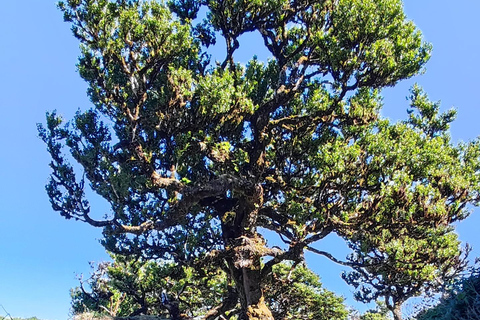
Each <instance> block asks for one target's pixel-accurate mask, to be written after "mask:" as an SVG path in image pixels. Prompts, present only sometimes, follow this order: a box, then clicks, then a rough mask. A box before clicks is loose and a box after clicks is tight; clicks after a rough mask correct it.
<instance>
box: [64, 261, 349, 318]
mask: <svg viewBox="0 0 480 320" xmlns="http://www.w3.org/2000/svg"><path fill="white" fill-rule="evenodd" d="M112 258H113V262H112V263H101V264H99V265H98V266H97V267H96V269H95V270H94V272H93V273H92V275H91V276H90V278H89V279H87V280H86V281H83V280H82V282H81V286H80V287H77V288H75V289H73V290H72V292H71V295H72V312H73V314H82V313H85V312H89V313H92V312H93V313H94V314H96V315H98V316H101V315H109V316H117V317H127V316H134V315H138V314H147V315H160V316H168V314H169V313H168V307H169V304H172V303H178V304H179V309H181V310H183V311H184V312H185V313H186V314H188V315H189V316H194V317H195V316H196V317H199V316H205V315H206V314H207V312H208V309H209V308H208V307H209V306H215V305H218V304H219V303H221V299H222V297H224V296H227V295H228V291H229V290H232V288H231V287H230V285H229V283H228V280H227V276H226V274H225V273H224V272H219V271H218V270H216V271H215V270H212V271H211V272H208V271H206V270H203V274H202V275H201V276H198V275H197V276H196V275H195V273H194V270H193V269H191V268H190V269H189V268H184V269H183V270H179V269H178V268H177V267H176V266H175V265H173V264H162V263H158V262H154V261H145V262H142V261H140V260H136V259H132V258H127V257H122V256H118V255H117V256H112ZM92 267H93V266H92ZM264 287H265V288H264V290H265V299H266V303H267V305H268V306H269V307H270V308H271V310H272V313H273V315H274V317H275V318H276V319H285V320H288V319H291V320H294V319H299V320H300V319H319V320H322V319H325V320H327V319H332V320H333V319H346V318H347V314H348V312H347V309H346V307H345V305H344V304H343V298H341V297H338V296H336V295H335V294H334V293H332V292H330V291H328V290H326V289H324V288H322V284H321V282H320V279H319V277H318V276H317V275H315V274H314V273H312V272H311V271H310V270H309V269H308V268H306V267H305V266H303V265H301V266H300V265H299V266H296V267H295V266H292V265H291V264H286V263H282V264H278V265H276V266H275V267H274V268H273V272H272V274H271V275H270V276H269V278H268V279H266V283H265V284H264ZM239 307H240V306H239V305H238V304H235V305H234V306H233V308H232V309H231V310H228V312H227V313H226V315H225V316H224V318H228V319H237V315H238V313H239V310H238V309H239Z"/></svg>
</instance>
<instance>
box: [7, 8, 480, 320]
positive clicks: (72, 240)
mask: <svg viewBox="0 0 480 320" xmlns="http://www.w3.org/2000/svg"><path fill="white" fill-rule="evenodd" d="M405 10H406V12H407V15H408V16H409V18H410V19H412V20H414V21H415V23H416V24H417V25H418V27H419V28H420V29H421V30H422V31H423V32H424V36H425V38H426V40H428V41H430V42H431V43H433V46H434V53H433V57H432V59H431V60H430V62H429V63H428V65H427V72H426V74H424V75H422V76H420V77H416V78H415V79H412V80H408V81H405V82H403V83H401V84H399V85H398V86H397V87H396V88H394V89H387V90H385V91H384V93H385V109H384V111H383V114H384V115H385V116H387V117H389V118H391V119H395V120H396V119H402V118H404V117H405V115H406V111H405V110H406V108H407V102H406V100H405V97H406V96H407V94H408V88H409V87H410V86H411V85H412V84H413V83H414V82H418V83H420V84H421V85H422V86H423V87H424V88H425V90H426V91H427V92H428V93H429V94H430V97H431V98H432V99H433V100H442V105H443V107H444V108H450V107H452V106H454V107H456V108H457V109H458V119H457V121H456V122H455V123H454V124H453V126H452V129H451V131H452V136H453V138H454V140H455V141H459V140H464V141H465V140H469V139H472V138H474V137H476V136H478V135H480V125H479V124H478V122H479V121H480V100H479V97H478V95H479V92H480V77H479V75H480V64H479V62H480V41H479V40H480V39H479V31H480V25H479V24H480V22H479V21H480V19H479V18H478V12H480V2H479V1H474V0H457V1H455V2H452V1H446V0H407V1H405ZM0 48H1V49H0V150H1V151H0V181H1V185H0V304H1V305H3V307H4V308H5V309H6V310H7V311H8V312H9V313H10V314H11V315H12V316H15V317H29V316H37V317H39V318H42V319H45V320H55V319H57V320H61V319H67V318H68V313H69V304H70V297H69V289H70V288H72V287H74V286H76V285H77V284H78V281H77V280H76V278H75V276H76V275H77V274H81V273H85V274H87V273H88V272H89V266H88V262H89V261H102V260H105V259H107V255H106V253H105V252H104V250H103V248H102V247H101V246H100V244H99V243H98V239H99V238H100V237H101V233H100V230H96V229H94V228H93V227H90V226H87V225H84V224H82V223H79V222H74V221H66V220H64V219H63V218H62V217H60V215H59V214H58V213H55V212H53V210H52V209H51V208H50V205H49V203H48V199H47V196H46V193H45V191H44V185H45V183H46V182H47V179H48V175H49V172H50V170H49V168H48V162H49V157H48V154H47V152H46V151H45V146H44V145H43V143H42V142H41V141H40V139H38V138H37V132H36V123H38V122H43V121H44V115H45V111H47V110H52V109H57V110H58V111H59V113H61V114H63V115H64V116H65V118H67V119H70V118H71V117H72V115H73V114H74V112H75V111H76V110H77V109H78V108H80V109H86V108H88V107H89V105H90V104H89V101H88V99H87V97H86V94H85V91H86V85H85V83H84V82H83V81H82V80H81V79H80V78H79V76H78V74H77V73H76V67H75V64H76V60H77V56H78V44H77V42H76V40H75V39H74V38H73V36H71V32H70V30H69V26H68V25H67V24H65V23H63V20H62V15H61V13H60V12H59V11H58V10H57V9H56V7H55V3H54V1H51V0H23V1H20V0H4V1H2V2H1V5H0ZM246 50H247V51H246V53H249V52H250V53H251V55H253V54H254V53H255V46H252V47H251V48H248V47H247V48H246ZM98 207H102V204H101V203H99V204H98ZM94 209H95V207H94ZM479 227H480V210H478V209H477V210H476V211H474V213H473V214H472V216H471V217H469V218H468V219H467V220H466V221H465V222H462V223H460V224H459V225H458V232H459V234H460V238H461V239H462V240H464V241H468V242H469V243H471V244H473V245H474V250H473V252H472V256H480V236H479V231H478V230H480V228H479ZM329 245H330V246H331V245H338V243H337V242H336V241H335V240H334V239H331V241H330V244H329ZM339 250H340V249H339ZM340 251H341V250H340ZM307 261H308V263H309V264H310V266H311V267H312V268H313V269H314V270H315V271H317V272H318V273H319V274H320V275H321V277H322V280H323V282H324V284H325V286H326V287H327V288H328V289H331V290H333V291H336V292H338V293H341V294H343V295H345V297H346V298H347V303H349V304H351V305H354V301H353V299H352V294H351V289H350V288H349V287H348V286H346V285H345V284H343V283H342V280H341V279H340V270H342V268H338V267H335V266H333V264H331V263H330V262H328V261H326V260H324V259H321V258H315V257H312V256H310V255H309V256H307ZM355 306H356V307H358V305H355ZM4 315H5V314H4V313H3V310H2V308H0V316H4Z"/></svg>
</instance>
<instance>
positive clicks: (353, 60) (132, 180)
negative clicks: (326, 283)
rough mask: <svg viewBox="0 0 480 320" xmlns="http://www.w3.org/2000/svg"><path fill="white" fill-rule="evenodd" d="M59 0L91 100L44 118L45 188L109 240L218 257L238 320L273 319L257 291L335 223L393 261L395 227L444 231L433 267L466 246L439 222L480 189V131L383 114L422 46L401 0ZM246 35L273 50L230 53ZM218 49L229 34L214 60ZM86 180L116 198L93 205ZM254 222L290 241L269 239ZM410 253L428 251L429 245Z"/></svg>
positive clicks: (460, 212)
mask: <svg viewBox="0 0 480 320" xmlns="http://www.w3.org/2000/svg"><path fill="white" fill-rule="evenodd" d="M59 7H60V9H61V10H62V11H63V12H64V17H65V20H66V21H68V22H70V23H71V24H72V30H73V32H74V35H75V36H76V37H77V38H78V39H79V41H80V43H81V51H82V54H81V57H80V60H79V63H78V69H79V72H80V75H81V76H82V77H83V78H84V79H85V80H86V81H87V83H88V84H89V89H88V94H89V96H90V99H91V101H92V103H93V105H94V107H93V108H92V109H91V110H88V111H85V112H78V114H77V115H76V116H75V118H74V119H73V121H71V122H69V123H68V124H66V125H64V124H63V121H62V119H61V117H59V116H58V115H57V114H56V113H55V112H53V113H49V114H48V115H47V124H46V126H45V127H40V135H41V137H42V139H43V140H44V141H45V143H46V144H47V147H48V150H49V152H50V153H51V156H52V162H51V167H52V169H53V173H52V176H51V179H50V182H49V184H48V185H47V192H48V195H49V197H50V200H51V203H52V206H53V209H54V210H56V211H59V212H60V214H62V215H63V216H65V217H66V218H73V219H76V220H80V221H84V222H86V223H89V224H91V225H93V226H95V227H101V228H103V230H104V241H103V243H104V245H105V247H106V248H107V249H108V250H110V251H112V252H116V253H121V254H129V255H132V254H137V255H143V256H144V257H145V258H151V259H163V260H164V261H170V262H173V263H175V264H176V265H178V266H188V267H191V268H193V269H194V270H198V271H199V272H200V271H201V270H202V269H203V268H205V267H206V266H209V268H211V267H215V268H220V269H223V270H225V271H226V272H227V274H228V277H229V279H230V281H231V283H232V284H233V290H232V296H233V299H236V300H237V301H239V303H240V305H241V308H240V310H241V311H240V314H239V318H240V319H273V315H272V312H271V310H270V309H269V308H268V307H267V304H266V302H265V298H264V292H265V290H266V288H265V284H266V283H268V282H267V281H266V279H267V278H268V277H269V276H270V275H271V274H272V270H273V269H274V266H275V265H277V264H279V263H280V262H282V261H285V260H289V261H292V262H293V263H294V265H295V264H296V263H298V262H301V261H302V259H303V252H304V250H305V249H307V250H311V251H316V252H317V253H320V254H324V255H326V256H328V257H330V258H333V259H336V258H335V257H334V256H333V255H332V253H326V252H321V251H318V250H316V249H315V248H314V246H313V245H314V244H315V243H316V242H318V241H320V240H321V239H323V238H325V237H326V236H327V235H329V234H331V233H336V234H338V235H339V236H341V237H343V238H344V239H345V240H346V241H348V242H349V243H352V244H355V245H356V246H359V247H360V248H362V249H361V252H363V253H365V254H367V253H368V252H375V250H379V252H381V254H382V255H383V257H389V258H390V259H397V260H398V259H400V258H401V256H397V255H394V254H393V253H392V252H391V251H389V250H386V247H385V245H384V244H385V243H394V242H395V239H396V237H397V236H398V237H399V238H398V239H399V240H398V241H402V240H401V239H415V241H418V243H422V241H427V242H428V243H432V244H433V245H437V246H438V247H441V248H442V250H445V254H442V259H440V261H438V262H437V261H435V260H433V261H430V260H428V266H429V267H428V268H424V269H422V273H421V275H422V277H423V279H426V280H428V279H430V278H431V277H432V275H433V274H437V270H438V269H439V268H441V266H442V263H443V261H444V260H443V259H444V258H445V257H446V256H448V257H450V258H452V259H454V258H455V257H457V256H458V255H459V250H458V243H457V242H456V241H446V240H445V239H444V238H443V236H442V234H440V235H439V236H436V235H435V234H436V233H435V232H437V231H435V230H436V228H440V229H441V230H444V232H445V233H444V234H445V235H450V234H451V232H452V230H451V229H450V228H449V226H450V225H451V223H452V222H454V221H456V220H460V219H463V218H464V217H465V216H466V215H467V210H468V208H467V205H468V204H469V203H475V202H476V201H477V199H478V189H479V174H478V173H479V148H478V144H477V143H476V142H475V143H471V144H465V145H460V146H455V145H452V143H451V142H450V140H449V138H448V133H446V132H445V128H444V127H440V128H437V127H438V125H443V124H442V123H440V124H436V123H430V122H428V121H430V120H431V121H437V120H438V119H437V120H435V119H433V118H432V119H433V120H432V119H430V118H429V117H423V116H422V115H421V114H420V115H418V117H417V118H415V119H417V120H415V121H413V122H412V121H411V122H409V123H403V124H402V123H399V124H391V123H389V122H388V121H387V120H385V119H381V117H380V116H379V111H380V109H381V106H382V99H381V94H380V92H381V89H382V88H384V87H386V86H393V85H395V84H396V83H397V82H398V81H400V80H402V79H405V78H409V77H411V76H413V75H415V74H417V73H418V72H419V71H421V70H422V68H423V67H424V64H425V63H426V61H427V60H428V58H429V54H430V46H429V45H428V44H426V43H424V42H422V38H421V34H420V32H419V31H418V30H417V29H416V28H415V26H414V25H413V23H412V22H410V21H408V20H407V19H406V17H405V15H404V13H403V8H402V3H401V1H399V0H362V1H360V0H358V1H357V0H335V1H334V0H324V1H318V0H316V1H312V0H251V1H233V0H220V1H210V0H202V1H195V0H172V1H168V2H167V3H163V2H162V3H159V2H155V1H135V0H130V1H127V0H116V1H113V0H111V1H109V0H68V1H61V2H60V3H59ZM248 32H256V33H257V34H259V35H260V37H261V38H262V39H263V45H264V46H265V48H266V49H267V50H268V51H269V52H270V54H271V58H270V59H269V60H268V61H267V62H261V61H258V60H257V59H256V58H255V57H253V58H252V59H251V60H250V61H249V62H248V63H246V64H245V65H244V64H241V63H239V62H238V60H236V59H235V54H236V50H237V49H238V48H239V46H240V43H241V36H242V35H243V34H245V33H248ZM259 45H261V43H256V44H255V46H259ZM212 46H213V47H214V48H217V47H223V48H224V52H225V56H224V57H223V58H222V59H220V61H218V62H217V63H214V62H212V61H211V56H210V55H209V52H210V50H211V48H212ZM215 52H218V50H215ZM252 54H253V53H252ZM414 114H418V111H414ZM447 118H448V116H447ZM429 119H430V120H429ZM438 121H440V122H441V121H446V123H447V124H448V122H449V121H450V119H443V120H442V119H440V120H438ZM432 130H433V131H432ZM435 130H437V131H438V130H440V131H442V132H443V133H442V135H441V136H438V135H437V134H435V132H437V131H435ZM432 132H433V133H432ZM404 144H406V145H404ZM65 149H67V150H68V152H65ZM438 152H440V154H438ZM67 154H70V156H71V157H72V158H73V159H74V160H75V162H77V163H78V164H79V165H80V166H74V165H71V164H70V162H69V158H70V157H69V156H67ZM76 170H78V171H77V172H76ZM85 182H88V185H89V186H90V188H91V189H92V190H93V191H94V192H96V193H97V194H99V195H100V196H101V197H103V198H104V199H105V200H106V201H107V202H108V203H109V204H110V206H111V210H110V212H107V213H95V212H91V210H90V204H89V202H88V200H87V199H86V188H87V186H86V183H85ZM417 224H419V226H418V227H417V226H416V225H417ZM259 228H265V229H268V230H272V231H274V232H276V233H277V234H279V235H280V237H281V238H282V239H283V240H284V241H285V243H286V244H287V248H286V249H280V248H277V247H270V246H268V245H267V243H266V241H265V239H264V238H263V237H262V235H261V234H260V233H259ZM442 232H443V231H442ZM404 243H405V245H410V244H411V242H408V241H406V242H404ZM408 250H409V252H408V255H412V254H414V253H415V252H419V254H418V255H417V256H416V259H418V261H419V262H422V261H423V259H430V257H426V256H423V255H422V254H420V251H422V250H423V247H422V246H417V247H414V246H412V247H409V249H408ZM410 251H412V252H413V253H412V252H410ZM397 260H395V261H397ZM364 261H365V259H358V261H357V262H356V263H363V262H364ZM398 261H400V262H399V263H402V261H403V260H401V259H400V260H398ZM367 263H368V261H367ZM369 270H373V271H375V269H369ZM405 274H406V275H409V274H408V273H405ZM412 276H416V274H414V275H412ZM402 281H403V279H402ZM402 283H403V282H402ZM230 299H232V297H231V296H226V297H225V298H224V299H223V300H222V303H229V301H230ZM221 308H222V306H221V305H219V306H216V307H214V306H212V310H213V311H214V310H219V309H221Z"/></svg>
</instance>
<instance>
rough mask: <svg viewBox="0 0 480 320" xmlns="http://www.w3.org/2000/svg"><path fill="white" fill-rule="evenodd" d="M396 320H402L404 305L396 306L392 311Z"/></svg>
mask: <svg viewBox="0 0 480 320" xmlns="http://www.w3.org/2000/svg"><path fill="white" fill-rule="evenodd" d="M392 313H393V319H394V320H402V319H403V315H402V304H396V305H395V306H394V307H393V310H392Z"/></svg>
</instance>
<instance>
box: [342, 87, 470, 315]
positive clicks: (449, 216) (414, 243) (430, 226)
mask: <svg viewBox="0 0 480 320" xmlns="http://www.w3.org/2000/svg"><path fill="white" fill-rule="evenodd" d="M410 100H411V109H410V110H409V113H410V118H409V120H408V121H406V122H404V123H401V124H398V125H397V126H395V127H388V129H387V130H380V131H379V132H378V133H377V136H376V139H379V140H380V141H381V140H383V141H391V143H392V145H390V146H389V147H390V148H391V149H394V150H397V151H396V153H393V154H392V153H388V152H385V159H384V161H386V162H389V163H392V164H393V167H403V168H402V170H401V171H398V172H395V173H394V172H392V176H391V177H390V178H392V181H391V183H390V187H389V188H388V189H385V190H384V192H389V193H391V195H392V198H393V199H392V200H393V201H391V202H388V203H384V204H381V205H380V206H378V207H377V210H378V212H385V211H390V212H395V214H394V219H395V220H396V222H395V224H396V226H395V227H394V228H393V229H384V228H382V227H381V226H380V225H365V226H364V227H362V228H359V229H358V230H356V231H353V232H352V237H351V238H350V240H351V242H350V243H349V244H350V247H351V248H352V249H353V251H354V253H353V254H352V255H351V256H350V257H349V260H350V263H349V265H350V266H351V267H353V269H354V271H352V272H349V273H344V274H343V278H344V279H345V280H346V281H347V282H348V283H349V284H352V285H353V286H355V288H357V289H358V290H357V292H356V294H355V297H356V298H357V299H358V300H360V301H364V302H370V301H375V300H377V299H379V298H383V299H384V300H385V303H386V306H387V308H388V309H389V310H391V311H392V313H393V314H394V317H395V319H401V318H402V312H401V306H402V304H403V303H404V302H405V301H406V300H407V299H408V298H410V297H413V296H418V295H421V294H428V293H432V291H433V292H434V291H435V289H436V288H439V287H441V286H443V285H446V284H447V283H449V282H452V281H453V280H454V279H456V278H457V277H458V275H459V274H460V273H461V272H462V271H464V270H465V268H466V266H467V259H466V258H467V256H468V251H469V250H468V248H467V251H466V252H465V253H466V254H465V256H464V257H461V249H460V247H459V244H460V242H459V240H458V238H457V235H456V233H454V232H453V227H452V226H451V225H450V223H451V222H454V221H457V220H459V219H463V218H464V216H463V215H464V214H465V212H464V211H462V209H463V208H462V206H463V204H461V203H455V201H457V199H456V198H455V197H450V198H449V199H448V198H444V196H445V195H446V192H447V193H448V191H447V190H452V191H453V190H456V191H455V192H456V193H457V194H462V193H463V192H466V189H464V187H467V185H468V184H469V183H470V182H468V180H467V181H466V180H463V177H465V176H464V174H465V170H468V169H467V168H466V167H464V164H462V163H456V162H450V164H448V162H442V165H443V166H451V167H450V169H448V170H449V172H450V173H449V174H450V177H449V179H448V181H447V179H445V178H444V177H442V176H438V177H437V178H435V179H433V181H431V182H429V183H425V184H422V185H416V183H415V181H418V179H422V178H420V177H421V176H424V174H425V173H426V172H429V171H430V172H434V171H436V170H438V169H437V168H438V166H439V164H440V162H438V161H435V157H439V158H444V159H445V157H448V155H449V154H450V155H454V154H456V153H457V152H459V151H460V150H461V152H464V154H465V156H464V159H466V160H467V163H468V161H476V160H475V158H476V157H478V155H477V151H476V150H475V148H476V146H473V145H471V146H468V145H466V146H461V147H460V149H456V148H452V146H451V145H450V144H449V139H450V138H449V136H448V134H447V130H448V127H449V123H450V122H451V121H452V120H453V118H454V116H455V112H454V111H453V110H450V111H448V112H445V113H444V114H440V113H439V104H438V103H432V102H430V100H429V99H428V97H427V95H426V94H425V93H424V92H423V91H422V90H421V89H420V88H419V87H418V86H415V87H414V88H413V89H412V95H411V97H410ZM409 129H410V130H409ZM411 130H413V131H411ZM412 132H417V133H418V134H419V135H417V134H413V135H412V134H411V133H412ZM392 134H393V135H396V136H397V137H398V138H397V139H395V140H393V139H389V138H387V137H385V135H387V136H388V135H392ZM422 136H424V137H429V138H431V139H430V140H429V141H428V142H427V141H425V140H423V139H421V137H422ZM419 138H420V139H419ZM377 141H378V140H377ZM387 144H388V143H387ZM381 145H382V148H383V147H385V145H386V144H385V142H382V143H381ZM378 146H379V144H377V143H376V142H375V141H372V142H370V144H369V147H370V148H377V147H378ZM472 147H473V148H474V149H473V150H470V148H472ZM426 149H427V150H429V151H428V152H426V151H425V150H426ZM470 157H472V158H471V160H468V159H469V158H470ZM428 166H432V167H431V168H428ZM467 188H468V187H467ZM432 216H436V217H437V218H438V219H431V217H432ZM391 218H392V217H388V218H387V219H391Z"/></svg>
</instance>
